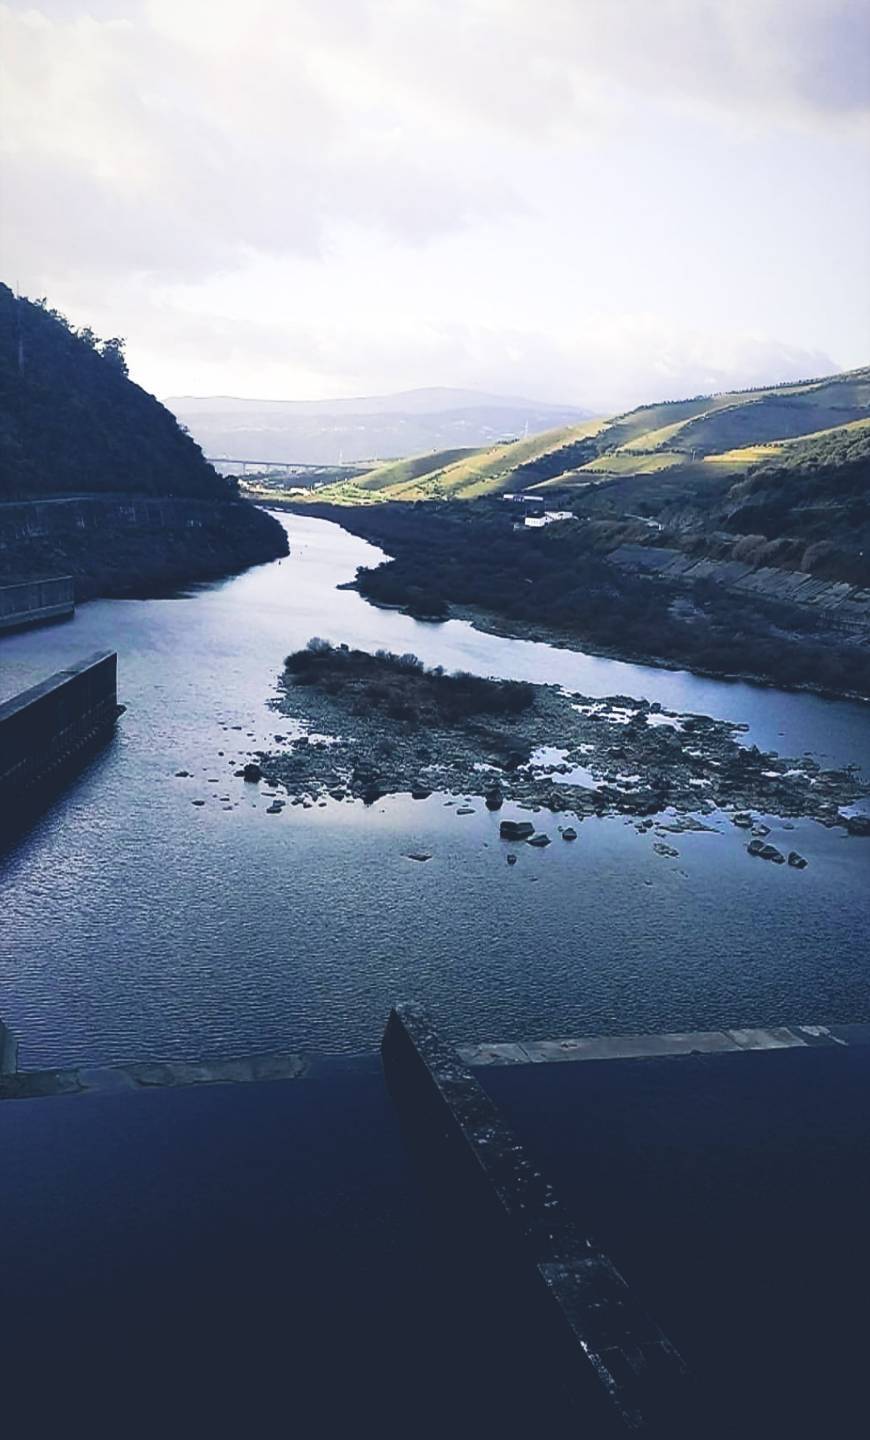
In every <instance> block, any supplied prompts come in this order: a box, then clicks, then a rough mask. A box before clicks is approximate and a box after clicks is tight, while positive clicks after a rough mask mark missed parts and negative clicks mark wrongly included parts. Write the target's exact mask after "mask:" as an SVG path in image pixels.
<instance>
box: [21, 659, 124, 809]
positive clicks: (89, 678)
mask: <svg viewBox="0 0 870 1440" xmlns="http://www.w3.org/2000/svg"><path fill="white" fill-rule="evenodd" d="M117 666H118V657H117V654H116V653H115V652H114V651H111V650H110V651H105V652H101V653H99V654H96V655H90V656H88V658H87V659H85V660H81V661H79V663H78V664H76V665H71V666H70V667H69V668H68V669H66V670H61V671H59V672H58V673H57V674H56V675H52V676H50V677H49V679H48V680H43V681H42V683H41V684H39V685H34V686H33V687H32V688H31V689H30V690H24V691H22V693H21V694H20V695H16V696H15V697H14V698H13V699H12V700H7V701H6V702H5V703H4V704H2V705H0V806H2V807H3V809H2V812H0V820H2V819H8V818H10V815H9V810H10V807H11V805H12V803H14V802H16V801H20V800H23V799H25V798H26V797H27V795H28V793H29V792H32V791H33V790H35V789H36V788H37V787H38V786H40V785H41V784H42V783H43V782H45V781H47V780H49V779H50V778H51V776H52V775H53V774H54V773H55V772H56V771H57V770H58V769H59V768H60V767H61V766H63V765H64V764H65V763H66V762H68V761H70V760H71V759H73V758H74V757H75V756H76V754H77V753H78V752H79V751H81V750H82V749H84V748H85V747H86V746H88V745H89V744H91V743H93V742H95V741H97V740H99V739H101V738H103V737H104V736H105V735H107V734H108V733H109V732H110V731H111V729H112V727H113V725H114V723H115V721H116V719H117V718H118V715H119V713H120V707H119V705H118V693H117Z"/></svg>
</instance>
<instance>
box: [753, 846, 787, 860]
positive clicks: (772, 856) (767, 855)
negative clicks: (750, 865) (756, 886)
mask: <svg viewBox="0 0 870 1440" xmlns="http://www.w3.org/2000/svg"><path fill="white" fill-rule="evenodd" d="M759 854H760V855H761V858H762V860H772V861H773V863H774V865H784V864H785V856H784V855H783V853H782V851H781V850H777V848H776V846H775V845H762V847H761V850H760V851H759Z"/></svg>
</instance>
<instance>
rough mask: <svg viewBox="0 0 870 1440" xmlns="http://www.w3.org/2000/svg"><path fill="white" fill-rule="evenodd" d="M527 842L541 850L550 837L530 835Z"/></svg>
mask: <svg viewBox="0 0 870 1440" xmlns="http://www.w3.org/2000/svg"><path fill="white" fill-rule="evenodd" d="M528 843H529V844H530V845H534V846H535V847H536V849H538V850H543V848H544V846H545V845H549V843H550V837H549V835H532V836H530V837H529V841H528Z"/></svg>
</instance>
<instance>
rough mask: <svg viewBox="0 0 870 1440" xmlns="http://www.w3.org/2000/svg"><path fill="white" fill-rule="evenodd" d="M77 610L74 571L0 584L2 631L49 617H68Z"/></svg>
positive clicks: (0, 620)
mask: <svg viewBox="0 0 870 1440" xmlns="http://www.w3.org/2000/svg"><path fill="white" fill-rule="evenodd" d="M74 611H75V595H74V592H73V581H72V576H71V575H58V576H55V577H54V578H53V579H51V580H25V581H22V582H21V583H20V584H17V585H0V631H2V630H17V629H18V628H19V627H23V626H25V625H41V624H44V623H45V622H46V621H48V620H66V619H68V618H69V617H70V616H71V615H72V614H73V613H74Z"/></svg>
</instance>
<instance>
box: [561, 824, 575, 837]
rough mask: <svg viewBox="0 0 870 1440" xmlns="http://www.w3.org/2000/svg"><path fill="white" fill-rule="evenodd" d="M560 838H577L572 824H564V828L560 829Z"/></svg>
mask: <svg viewBox="0 0 870 1440" xmlns="http://www.w3.org/2000/svg"><path fill="white" fill-rule="evenodd" d="M562 839H563V840H576V839H577V831H576V830H575V829H574V827H573V825H566V826H565V829H564V830H563V831H562Z"/></svg>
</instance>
